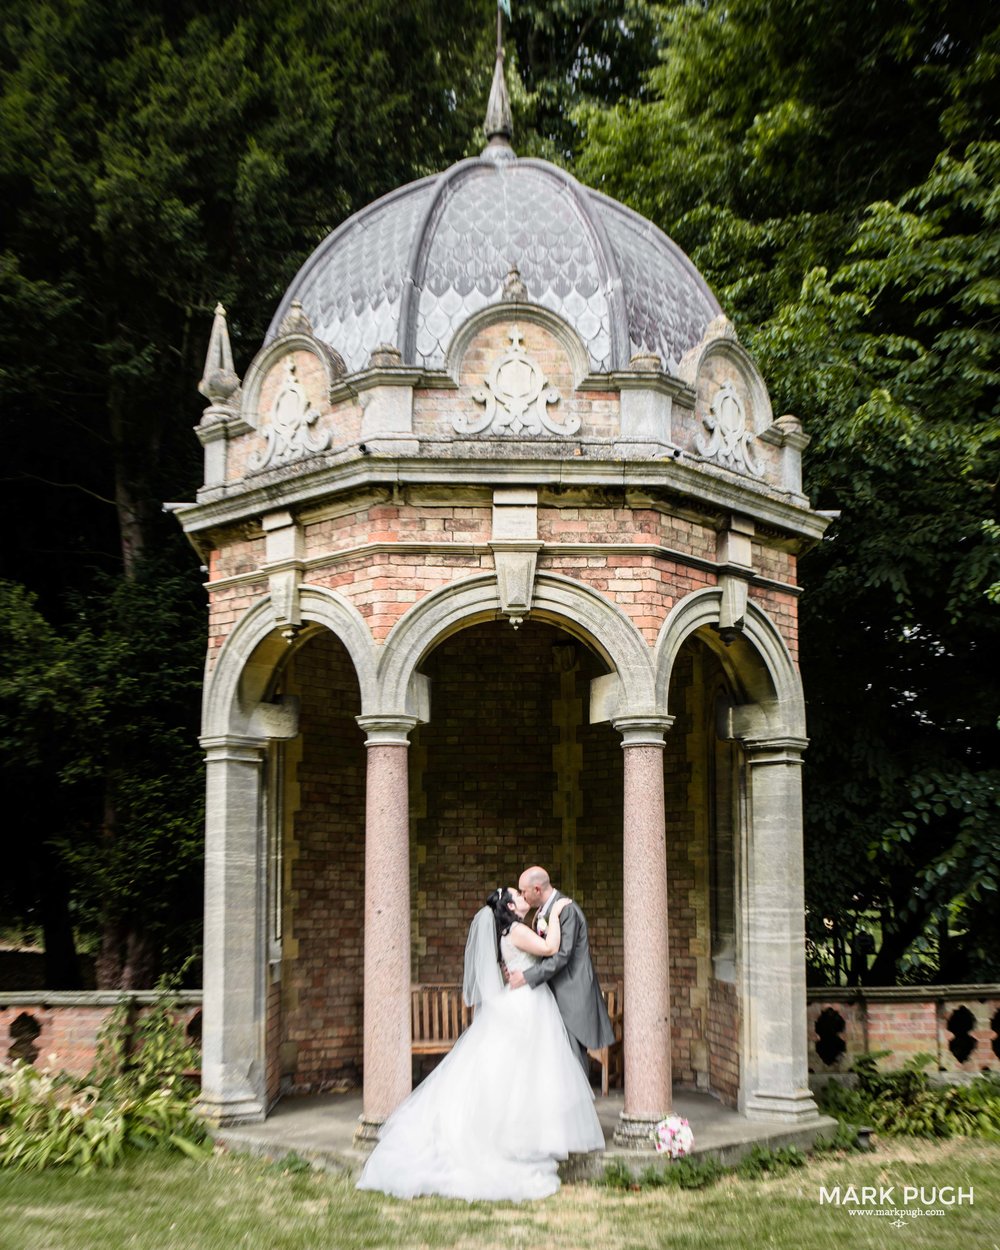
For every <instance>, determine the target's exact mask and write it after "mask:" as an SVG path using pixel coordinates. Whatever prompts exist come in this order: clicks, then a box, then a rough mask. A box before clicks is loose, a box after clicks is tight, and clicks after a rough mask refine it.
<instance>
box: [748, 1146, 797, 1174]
mask: <svg viewBox="0 0 1000 1250" xmlns="http://www.w3.org/2000/svg"><path fill="white" fill-rule="evenodd" d="M806 1162H807V1160H806V1156H805V1155H804V1154H803V1153H802V1151H801V1150H799V1148H798V1146H779V1147H777V1149H775V1150H771V1149H769V1148H768V1147H767V1146H760V1145H755V1146H752V1147H751V1148H750V1152H749V1154H748V1155H747V1156H746V1158H745V1159H742V1160H741V1161H740V1163H739V1165H738V1167H737V1169H736V1171H737V1172H738V1173H739V1175H740V1176H743V1177H746V1178H747V1179H748V1180H753V1179H759V1178H761V1177H764V1176H784V1175H785V1174H786V1173H787V1172H789V1171H791V1170H792V1169H793V1168H801V1167H805V1165H806Z"/></svg>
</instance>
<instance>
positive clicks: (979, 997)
mask: <svg viewBox="0 0 1000 1250" xmlns="http://www.w3.org/2000/svg"><path fill="white" fill-rule="evenodd" d="M854 993H855V992H854V991H849V990H844V989H840V990H836V989H835V990H826V991H824V990H821V989H810V990H809V991H808V998H809V1008H808V1013H807V1015H808V1029H809V1034H808V1036H809V1071H810V1072H817V1073H821V1072H846V1071H847V1070H848V1069H849V1068H850V1066H851V1064H852V1062H853V1061H854V1059H855V1058H856V1057H857V1056H858V1055H859V1054H862V1053H863V1052H865V1051H880V1050H889V1051H891V1052H892V1054H891V1055H889V1056H887V1057H885V1058H883V1059H881V1060H880V1061H879V1065H880V1067H882V1068H884V1069H887V1070H892V1069H896V1068H901V1067H902V1066H903V1064H904V1063H906V1061H907V1060H908V1059H910V1058H912V1057H913V1056H914V1055H916V1054H920V1053H926V1054H930V1055H931V1056H932V1059H933V1065H934V1066H936V1067H937V1069H938V1070H939V1071H941V1072H969V1073H975V1072H984V1071H991V1072H1000V1055H998V1053H997V1051H998V1050H1000V1033H998V1032H997V1031H995V1030H994V1028H993V1025H992V1022H993V1021H995V1020H998V1019H1000V987H997V986H984V987H982V989H980V990H979V991H978V992H977V990H976V988H975V987H968V988H966V989H965V991H964V992H963V988H962V987H961V986H942V987H935V986H914V987H913V988H912V989H911V988H909V987H899V988H896V989H880V988H878V987H875V988H871V989H868V990H866V991H862V993H863V994H864V997H861V998H855V997H854ZM961 1007H965V1008H966V1010H968V1011H969V1012H970V1013H971V1015H972V1016H973V1017H974V1019H975V1024H974V1026H973V1027H972V1028H971V1030H970V1033H969V1035H970V1037H971V1038H972V1039H973V1040H974V1041H975V1043H976V1045H975V1048H974V1049H973V1051H972V1052H971V1054H970V1055H969V1056H968V1058H967V1059H965V1060H964V1061H961V1062H960V1061H959V1060H958V1059H957V1058H956V1056H955V1055H954V1054H953V1053H952V1051H951V1049H950V1048H949V1043H950V1042H951V1040H952V1038H953V1036H954V1034H953V1033H952V1032H951V1031H950V1030H949V1028H948V1025H949V1021H951V1020H952V1018H953V1016H954V1013H955V1012H956V1011H958V1010H959V1009H960V1008H961ZM827 1009H829V1010H831V1011H833V1012H836V1013H837V1014H838V1015H839V1016H840V1018H841V1019H842V1020H843V1022H844V1028H843V1030H841V1031H839V1032H838V1034H837V1035H838V1036H839V1037H840V1038H841V1039H842V1040H843V1041H844V1043H845V1045H846V1050H844V1051H843V1052H842V1053H841V1054H840V1056H839V1057H838V1058H836V1059H834V1060H833V1061H832V1062H831V1063H829V1064H828V1063H826V1062H824V1060H823V1059H822V1058H821V1056H820V1054H819V1052H818V1051H817V1050H816V1046H817V1044H818V1042H819V1040H820V1039H819V1035H818V1034H817V1032H816V1021H817V1020H818V1019H819V1016H820V1014H821V1013H822V1012H823V1011H825V1010H827ZM828 1018H830V1017H828Z"/></svg>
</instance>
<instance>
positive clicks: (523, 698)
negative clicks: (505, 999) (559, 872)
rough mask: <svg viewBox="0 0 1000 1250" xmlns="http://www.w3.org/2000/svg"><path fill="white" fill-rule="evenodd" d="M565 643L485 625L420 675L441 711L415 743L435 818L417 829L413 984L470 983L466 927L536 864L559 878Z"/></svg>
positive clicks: (545, 633)
mask: <svg viewBox="0 0 1000 1250" xmlns="http://www.w3.org/2000/svg"><path fill="white" fill-rule="evenodd" d="M563 639H564V635H562V634H561V633H560V632H559V631H556V630H554V629H551V628H549V627H547V626H545V625H540V624H536V623H534V622H531V621H527V622H525V623H524V624H523V625H522V626H521V627H520V629H518V630H516V631H515V630H514V629H513V628H512V627H511V626H510V625H509V624H508V623H507V622H494V623H490V624H485V625H477V626H473V627H472V628H470V629H466V630H462V631H461V632H460V633H458V634H455V635H454V636H453V637H451V638H449V639H447V640H446V641H445V642H443V643H442V644H441V645H440V646H439V647H438V648H437V649H436V650H435V651H434V652H433V653H432V654H431V655H430V656H429V657H428V659H427V660H426V662H425V663H424V664H423V666H422V668H423V671H424V672H425V673H426V674H427V675H428V676H429V677H430V680H431V709H432V710H431V721H430V723H429V724H427V725H422V726H421V727H420V729H419V731H418V743H419V748H420V750H421V751H422V752H424V753H426V754H425V758H426V762H425V764H424V769H423V778H422V780H423V791H422V793H423V804H424V805H425V808H426V812H425V814H423V815H420V816H418V817H416V818H415V819H414V820H413V821H412V824H411V836H412V839H413V846H412V848H411V850H412V854H411V862H412V863H413V867H414V875H415V886H416V890H415V896H416V899H417V916H416V932H417V943H416V946H415V949H414V979H415V980H418V981H439V980H440V981H460V980H461V977H462V960H463V951H464V945H465V932H466V927H467V926H468V923H469V920H470V919H471V917H472V916H473V915H474V913H475V912H476V910H477V909H478V908H479V907H481V906H482V903H483V900H484V899H485V897H486V895H487V894H488V892H489V891H490V890H491V889H493V888H494V886H496V885H511V884H512V885H516V884H517V880H518V877H519V876H520V874H521V871H522V870H523V869H524V868H525V867H527V866H528V865H529V864H532V863H536V862H537V863H541V864H544V865H545V866H547V867H550V869H551V870H552V872H553V876H555V869H554V867H553V864H554V855H555V850H556V848H557V847H558V846H559V843H560V822H559V820H558V818H557V817H556V815H555V814H554V812H553V802H552V795H553V789H554V785H553V781H554V772H553V759H552V749H553V746H554V744H555V742H556V730H555V728H554V726H553V724H552V715H551V703H552V699H553V697H554V694H555V692H556V691H557V689H558V679H557V675H556V674H555V673H554V672H553V668H552V644H553V643H554V642H559V641H561V640H563Z"/></svg>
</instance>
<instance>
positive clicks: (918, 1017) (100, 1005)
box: [0, 984, 1000, 1075]
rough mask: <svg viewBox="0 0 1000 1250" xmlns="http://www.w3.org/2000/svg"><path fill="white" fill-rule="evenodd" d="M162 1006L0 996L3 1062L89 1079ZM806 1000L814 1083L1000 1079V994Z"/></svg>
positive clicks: (197, 1003) (189, 996) (192, 1031)
mask: <svg viewBox="0 0 1000 1250" xmlns="http://www.w3.org/2000/svg"><path fill="white" fill-rule="evenodd" d="M157 997H158V995H157V993H156V992H155V991H152V990H144V991H115V990H91V991H82V992H78V991H73V992H54V991H23V990H22V991H17V992H11V993H3V994H0V1062H3V1061H7V1062H11V1061H12V1060H14V1059H18V1058H22V1059H27V1060H29V1061H30V1062H33V1063H38V1064H39V1065H41V1066H51V1067H56V1068H60V1069H62V1070H65V1071H67V1072H72V1073H74V1074H77V1075H83V1074H84V1073H86V1072H88V1071H89V1070H90V1068H91V1067H92V1065H93V1062H94V1056H95V1054H96V1048H97V1037H98V1034H99V1032H100V1030H101V1028H102V1027H103V1025H104V1024H105V1023H106V1021H107V1019H108V1017H109V1016H110V1015H111V1013H112V1011H113V1010H114V1009H115V1007H116V1006H117V1005H118V1004H119V1003H120V1002H122V1001H129V1002H131V1003H132V1004H133V1005H134V1007H135V1010H136V1013H137V1015H141V1014H142V1013H143V1012H144V1011H148V1010H149V1008H150V1007H151V1006H152V1005H153V1004H154V1003H155V1002H156V1000H157ZM806 997H807V1001H808V1009H807V1029H808V1053H809V1071H810V1073H812V1074H814V1075H820V1074H830V1073H842V1072H846V1071H848V1070H849V1068H850V1066H851V1064H852V1063H853V1061H854V1059H855V1058H856V1057H857V1056H858V1055H860V1054H862V1053H864V1052H865V1051H883V1050H888V1051H891V1052H892V1053H891V1055H890V1056H888V1057H887V1058H885V1059H884V1060H883V1061H882V1066H883V1067H885V1068H888V1069H893V1068H899V1067H901V1066H902V1065H903V1064H904V1063H905V1062H906V1061H907V1060H908V1059H910V1058H912V1056H913V1055H916V1054H921V1053H924V1054H930V1055H932V1056H933V1058H934V1062H935V1064H936V1067H937V1069H938V1070H939V1071H940V1072H948V1073H958V1072H965V1073H969V1074H975V1073H978V1072H984V1071H990V1072H1000V985H992V984H990V985H919V986H888V987H887V986H859V987H850V988H845V987H843V986H814V987H810V988H809V989H808V990H807V992H806ZM201 1001H202V995H201V991H200V990H186V991H184V992H183V993H181V994H178V995H176V996H175V999H174V1002H175V1006H176V1011H177V1016H178V1019H179V1021H180V1022H181V1023H182V1024H183V1026H184V1028H185V1030H186V1032H187V1034H188V1036H189V1037H190V1038H191V1039H192V1041H195V1042H197V1041H198V1040H199V1038H200V1033H201ZM53 1056H54V1058H53Z"/></svg>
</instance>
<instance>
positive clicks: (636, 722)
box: [611, 716, 674, 750]
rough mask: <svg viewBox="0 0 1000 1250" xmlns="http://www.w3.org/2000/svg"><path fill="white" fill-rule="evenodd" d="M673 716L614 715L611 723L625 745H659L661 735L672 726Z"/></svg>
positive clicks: (623, 747)
mask: <svg viewBox="0 0 1000 1250" xmlns="http://www.w3.org/2000/svg"><path fill="white" fill-rule="evenodd" d="M673 723H674V717H673V716H616V717H615V718H614V719H613V720H612V722H611V724H612V725H613V726H614V727H615V729H617V730H618V732H619V733H620V734H621V736H622V750H624V749H625V748H626V747H661V748H662V746H663V736H664V734H666V733H667V732H669V730H670V729H671V728H672V727H673Z"/></svg>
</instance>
